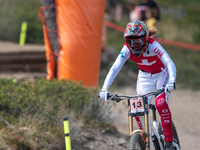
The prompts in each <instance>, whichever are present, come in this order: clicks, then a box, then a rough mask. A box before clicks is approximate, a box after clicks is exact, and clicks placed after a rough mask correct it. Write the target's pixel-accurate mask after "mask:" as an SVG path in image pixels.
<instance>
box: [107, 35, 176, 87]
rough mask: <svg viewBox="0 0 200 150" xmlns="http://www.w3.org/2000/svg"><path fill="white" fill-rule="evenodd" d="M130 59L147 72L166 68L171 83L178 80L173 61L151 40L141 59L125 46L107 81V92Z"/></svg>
mask: <svg viewBox="0 0 200 150" xmlns="http://www.w3.org/2000/svg"><path fill="white" fill-rule="evenodd" d="M128 59H130V60H132V61H134V62H136V63H137V64H138V68H140V69H142V70H144V71H147V72H154V71H156V70H159V69H161V68H164V67H166V68H167V69H168V72H169V81H175V80H176V67H175V65H174V63H173V61H172V60H171V58H170V57H169V55H168V54H167V52H166V51H165V50H164V49H163V47H162V46H161V45H160V44H159V43H158V42H157V41H155V40H154V39H152V38H149V44H148V47H147V49H146V51H145V52H144V53H143V54H141V56H139V57H136V56H135V55H134V54H133V53H132V52H131V50H130V49H129V47H128V46H127V45H126V44H125V45H124V46H123V48H122V50H121V52H120V54H119V55H118V57H117V59H116V60H115V62H114V64H113V65H112V67H111V69H110V71H109V73H108V75H107V77H106V79H105V82H104V85H103V88H104V89H106V90H107V89H108V88H109V87H110V85H111V84H112V82H113V80H114V78H115V77H116V75H117V74H118V73H119V71H120V70H121V68H122V66H123V65H124V63H125V62H126V61H127V60H128Z"/></svg>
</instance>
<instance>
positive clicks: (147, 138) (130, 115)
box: [108, 89, 180, 150]
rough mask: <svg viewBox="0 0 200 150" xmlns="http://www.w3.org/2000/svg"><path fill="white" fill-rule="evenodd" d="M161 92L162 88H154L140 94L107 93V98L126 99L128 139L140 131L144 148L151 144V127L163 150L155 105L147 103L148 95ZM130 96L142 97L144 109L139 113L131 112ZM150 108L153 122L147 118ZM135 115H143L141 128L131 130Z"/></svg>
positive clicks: (177, 146) (162, 138) (146, 148)
mask: <svg viewBox="0 0 200 150" xmlns="http://www.w3.org/2000/svg"><path fill="white" fill-rule="evenodd" d="M162 92H164V89H158V90H154V91H151V92H148V93H146V94H141V95H123V94H116V95H112V94H109V95H108V99H110V100H115V101H116V102H119V101H121V100H128V123H129V139H130V137H131V136H132V135H133V134H134V133H140V134H141V135H143V137H144V141H145V150H150V145H151V144H150V142H151V139H150V130H149V129H151V130H152V131H153V133H154V135H155V136H156V138H157V142H158V143H159V147H160V150H164V148H163V144H162V143H161V140H163V141H164V136H161V137H160V135H159V133H158V130H157V120H156V107H155V105H153V104H148V96H153V95H157V94H160V93H162ZM122 98H126V99H122ZM131 98H143V104H144V111H143V112H142V113H140V114H134V113H131V106H130V99H131ZM150 109H151V110H152V112H153V123H152V122H151V119H150V118H149V110H150ZM136 116H144V123H143V125H144V126H143V130H141V129H137V130H133V117H136ZM141 124H142V123H141ZM152 143H153V140H152ZM153 144H154V143H153ZM173 145H175V147H176V149H177V150H179V149H180V148H179V145H178V144H177V143H175V142H173ZM154 147H155V146H154Z"/></svg>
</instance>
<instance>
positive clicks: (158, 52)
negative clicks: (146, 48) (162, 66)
mask: <svg viewBox="0 0 200 150" xmlns="http://www.w3.org/2000/svg"><path fill="white" fill-rule="evenodd" d="M153 51H154V52H155V53H156V55H158V57H160V58H161V57H162V55H163V53H162V52H161V50H160V49H158V48H157V47H156V48H155V49H154V50H153Z"/></svg>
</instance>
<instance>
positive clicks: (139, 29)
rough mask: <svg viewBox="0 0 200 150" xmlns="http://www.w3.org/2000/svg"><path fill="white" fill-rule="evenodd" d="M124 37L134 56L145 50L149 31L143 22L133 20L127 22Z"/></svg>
mask: <svg viewBox="0 0 200 150" xmlns="http://www.w3.org/2000/svg"><path fill="white" fill-rule="evenodd" d="M124 37H125V40H126V44H127V46H128V47H129V48H130V49H131V51H132V53H133V54H134V55H135V56H136V57H139V56H140V55H141V54H142V53H143V52H144V51H145V50H146V48H147V45H148V41H149V32H148V29H147V26H146V25H145V23H144V22H142V21H138V20H135V21H133V22H131V23H128V24H127V26H126V29H125V33H124Z"/></svg>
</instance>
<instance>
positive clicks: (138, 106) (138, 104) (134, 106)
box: [130, 98, 145, 114]
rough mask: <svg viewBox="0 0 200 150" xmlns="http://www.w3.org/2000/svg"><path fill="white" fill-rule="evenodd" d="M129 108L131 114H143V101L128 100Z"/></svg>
mask: <svg viewBox="0 0 200 150" xmlns="http://www.w3.org/2000/svg"><path fill="white" fill-rule="evenodd" d="M130 107H131V113H133V114H138V113H139V114H140V113H144V111H145V109H144V101H143V99H142V98H141V99H134V98H131V99H130Z"/></svg>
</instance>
